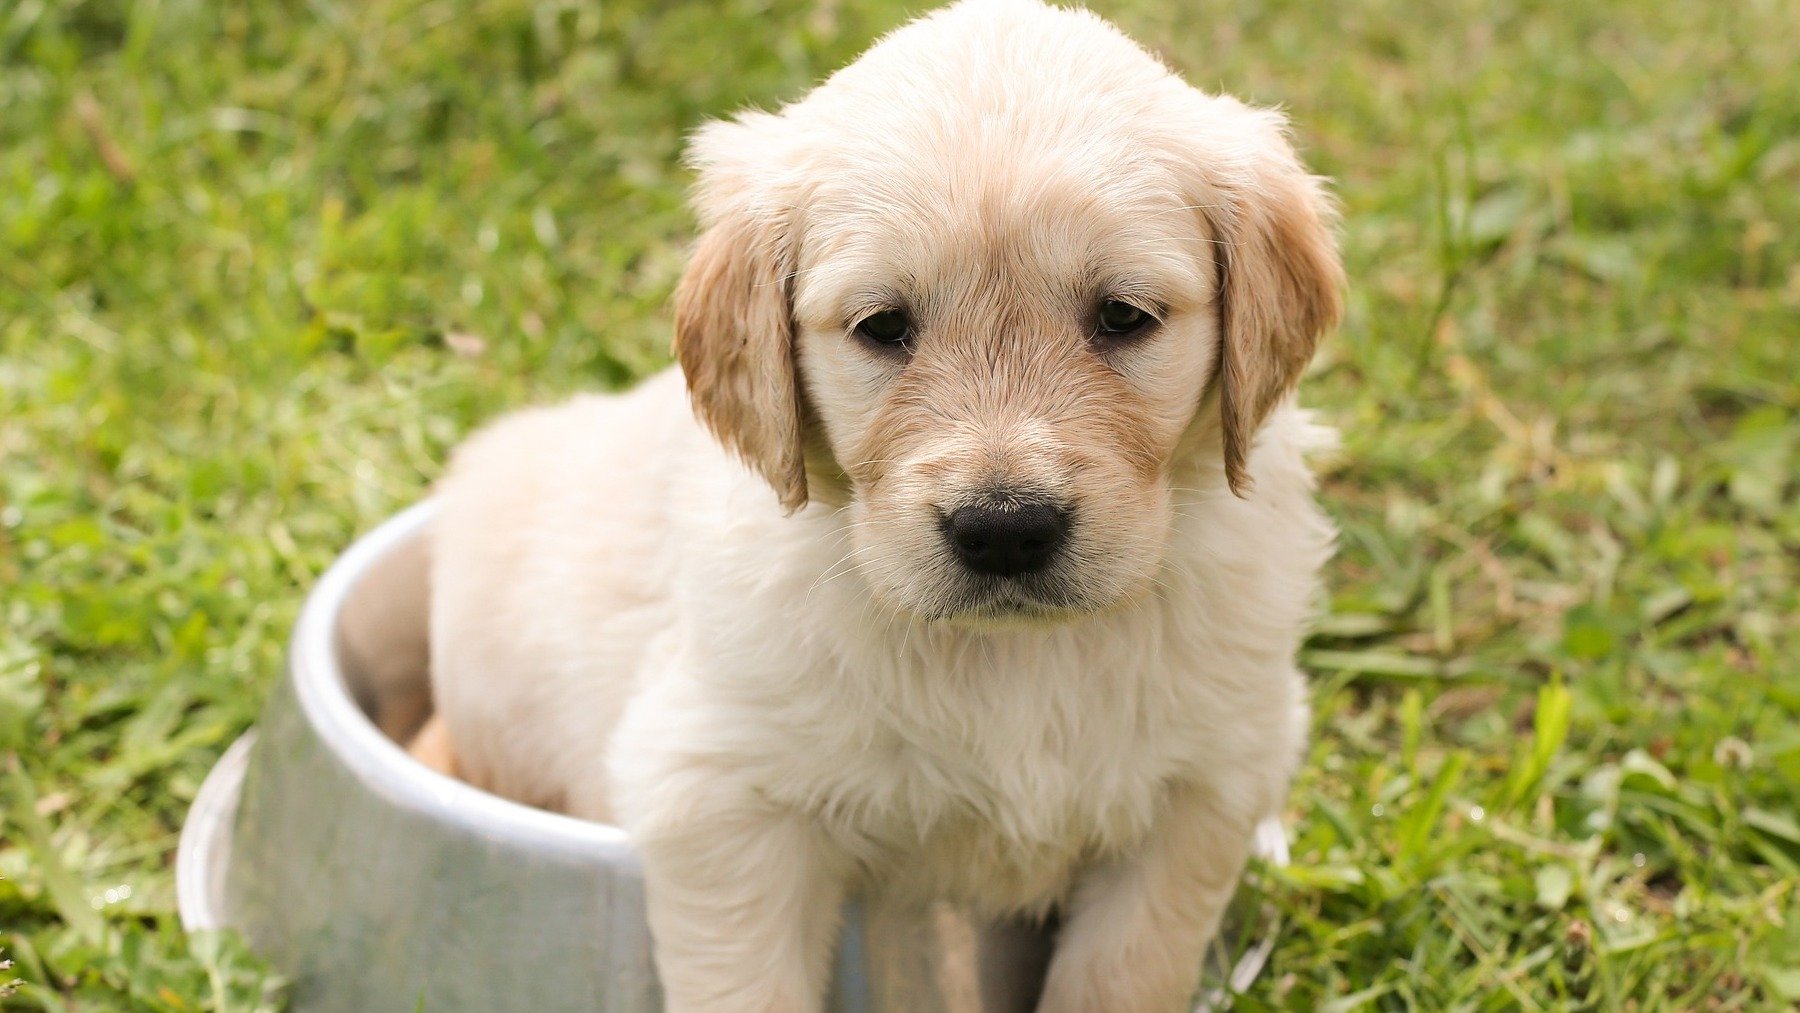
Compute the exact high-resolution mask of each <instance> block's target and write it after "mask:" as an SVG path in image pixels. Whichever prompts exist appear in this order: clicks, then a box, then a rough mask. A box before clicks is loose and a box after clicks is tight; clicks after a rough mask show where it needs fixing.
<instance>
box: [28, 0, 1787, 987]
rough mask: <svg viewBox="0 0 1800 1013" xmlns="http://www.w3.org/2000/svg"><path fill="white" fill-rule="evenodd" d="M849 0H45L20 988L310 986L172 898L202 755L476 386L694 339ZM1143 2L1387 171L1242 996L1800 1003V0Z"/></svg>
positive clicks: (866, 21)
mask: <svg viewBox="0 0 1800 1013" xmlns="http://www.w3.org/2000/svg"><path fill="white" fill-rule="evenodd" d="M812 6H813V5H810V4H801V3H798V2H790V0H773V2H762V3H753V2H727V3H723V4H720V5H711V4H698V3H684V4H678V5H675V6H672V7H670V6H665V5H655V4H650V3H647V2H640V3H611V4H597V3H585V2H584V3H576V2H557V0H540V2H528V0H496V2H491V3H484V4H480V5H474V4H470V5H461V4H455V3H446V2H441V0H368V2H350V0H313V2H308V3H302V2H299V0H290V2H280V3H276V2H269V3H258V4H221V3H214V2H209V0H160V2H142V3H131V4H128V3H125V2H123V0H116V2H99V0H95V2H79V0H13V2H5V3H0V750H4V751H5V752H6V753H7V754H8V755H7V758H6V759H5V760H3V761H0V766H3V767H4V768H5V769H4V770H0V949H4V951H5V953H4V956H5V957H10V958H11V959H12V960H13V961H14V962H15V966H14V967H13V968H12V969H11V970H8V971H0V981H4V980H5V979H7V978H9V977H12V976H17V977H18V978H21V979H23V982H24V984H23V986H22V987H21V988H20V989H19V990H18V991H17V992H16V993H15V994H13V995H11V996H10V997H6V998H0V1006H4V1007H6V1008H9V1009H11V1008H20V1009H47V1010H74V1009H80V1010H94V1009H108V1008H139V1009H156V1010H182V1009H193V1008H220V1009H224V1008H231V1009H244V1008H249V1007H253V1006H255V1005H257V1004H259V1003H268V1002H274V1001H277V997H278V994H279V993H278V986H277V983H276V982H275V981H274V979H273V978H272V976H271V975H270V974H269V973H268V971H267V970H266V969H265V968H263V967H262V966H261V965H260V964H259V963H257V962H256V961H255V959H254V958H252V957H251V956H250V955H249V954H248V953H247V952H246V951H245V949H244V948H243V946H242V945H241V943H239V942H237V941H235V940H233V939H230V938H205V939H186V938H184V937H183V936H182V934H181V933H180V931H179V929H178V927H177V925H176V923H175V918H174V914H173V907H174V903H173V890H172V878H171V855H172V852H173V848H174V844H175V834H176V831H177V829H178V827H179V825H180V821H181V817H182V813H183V811H184V809H185V807H186V805H187V804H188V802H189V801H190V800H191V799H192V797H193V794H194V791H195V789H196V787H197V786H198V784H199V781H200V779H201V777H202V776H203V775H204V774H205V772H206V770H207V768H208V765H209V764H210V763H211V762H212V760H213V759H214V758H215V757H216V756H217V755H218V754H219V752H220V751H221V750H223V749H224V747H225V746H226V745H227V744H228V743H229V742H230V741H231V740H232V738H233V737H234V736H236V735H237V734H238V733H239V732H240V731H242V730H243V729H244V728H245V727H247V726H248V725H249V724H250V723H251V722H252V721H254V720H255V717H256V714H257V711H258V707H259V704H260V701H261V698H262V696H263V694H264V692H265V690H267V688H268V687H269V686H270V684H271V683H272V681H273V680H274V679H275V678H276V677H277V673H278V670H279V668H280V663H281V653H282V641H283V637H284V633H285V631H286V630H287V628H288V625H289V623H290V621H291V620H292V618H293V616H294V612H295V607H296V604H297V603H298V602H299V600H300V597H301V595H302V594H303V593H304V591H305V589H306V588H307V586H308V585H309V584H310V583H311V582H312V580H313V579H314V578H315V577H316V576H317V575H318V573H319V572H320V570H321V568H322V567H323V566H325V565H326V563H327V562H328V561H329V560H330V559H331V557H332V556H333V555H334V554H335V553H336V552H337V551H338V550H339V549H340V548H341V547H342V546H343V545H344V544H345V543H346V542H347V540H348V539H349V538H350V537H351V536H352V535H353V534H354V533H355V532H357V531H359V530H362V529H366V528H368V527H369V526H371V525H372V524H374V523H375V522H376V521H377V520H378V519H380V518H381V517H383V516H384V515H386V514H387V513H389V512H390V511H392V510H394V509H396V508H397V507H399V506H401V505H403V504H405V503H407V502H409V501H411V500H413V499H415V498H416V497H418V496H419V495H421V493H422V492H423V491H424V490H425V489H426V487H427V486H428V484H429V483H430V481H431V480H432V478H433V476H434V475H435V474H436V473H437V471H438V469H439V467H440V465H441V462H442V461H443V459H444V455H445V452H446V450H447V449H448V448H449V447H450V446H451V445H453V444H454V443H455V441H456V440H457V439H458V438H459V437H460V436H461V435H462V434H463V433H465V432H467V431H468V429H469V428H470V427H471V426H472V425H474V424H475V423H477V422H478V421H480V420H481V419H484V418H486V417H489V416H491V415H492V414H494V413H496V412H498V411H501V410H503V409H504V408H506V407H508V406H512V405H518V404H523V403H525V402H528V401H536V400H543V399H547V398H553V397H556V396H558V395H560V394H563V393H565V392H567V391H570V390H573V389H577V388H590V387H614V386H618V385H622V384H624V383H627V382H628V381H630V380H632V379H633V378H635V377H638V376H641V375H643V374H645V373H646V372H648V371H650V370H653V369H655V368H657V367H658V366H659V365H660V364H662V363H664V362H665V361H666V360H667V349H668V343H669V337H668V334H669V320H668V307H667V302H668V294H669V291H670V288H671V286H672V284H673V282H674V280H675V278H676V276H677V274H678V272H679V270H680V267H681V264H682V256H683V248H684V243H685V242H686V240H687V239H688V238H689V236H690V233H691V228H692V225H691V222H690V220H689V218H688V216H687V214H686V212H685V210H684V208H683V205H682V188H683V185H684V183H685V177H684V175H683V172H682V171H681V170H680V169H679V167H678V163H677V155H678V150H679V146H680V139H681V137H682V135H683V133H684V131H686V130H688V129H689V128H691V127H693V126H694V125H695V124H696V123H698V122H699V121H701V120H702V119H703V118H704V117H706V116H710V115H715V114H720V113H724V112H726V111H729V110H731V109H734V108H736V107H738V106H741V105H743V104H745V103H750V102H758V103H765V104H767V103H773V102H778V101H780V100H781V99H783V98H786V97H792V96H796V95H798V94H800V93H801V92H802V91H804V89H805V88H806V87H807V86H808V85H809V84H810V83H811V82H813V81H815V80H817V79H818V78H819V77H820V76H821V75H822V74H823V73H825V72H827V71H828V70H829V69H831V68H833V67H835V66H837V65H839V64H841V63H843V62H845V61H846V60H848V59H850V58H851V57H853V56H854V55H855V54H856V53H857V52H858V51H859V50H860V49H861V48H862V47H863V46H864V45H865V44H866V43H867V42H868V40H869V39H870V38H871V37H873V36H874V35H875V34H877V33H878V32H880V31H882V30H884V29H885V28H887V27H889V26H891V25H893V24H896V23H898V22H899V21H900V20H902V19H903V18H904V17H905V15H906V13H907V11H906V10H905V9H904V8H903V7H902V6H901V5H899V4H896V3H891V2H886V0H879V2H875V0H872V2H863V0H853V2H849V3H827V4H823V5H821V6H820V7H819V9H818V10H810V9H808V8H810V7H812ZM1101 7H1102V9H1103V10H1104V11H1105V12H1106V13H1108V14H1109V15H1111V16H1113V17H1114V18H1115V19H1116V20H1118V21H1119V22H1120V23H1122V24H1123V25H1124V26H1126V27H1127V28H1128V29H1129V30H1131V31H1132V32H1133V33H1134V34H1136V35H1137V36H1138V37H1140V38H1142V39H1145V40H1148V41H1150V42H1151V43H1152V44H1153V45H1154V46H1155V47H1156V48H1158V49H1159V50H1160V51H1161V52H1163V53H1164V54H1165V55H1166V56H1167V58H1168V59H1169V60H1170V61H1171V62H1172V63H1174V64H1175V65H1176V66H1178V67H1179V68H1181V69H1182V70H1183V71H1185V72H1186V73H1187V74H1188V75H1189V76H1190V79H1192V80H1194V81H1195V82H1197V83H1199V84H1201V85H1203V86H1206V87H1219V88H1223V89H1226V90H1229V91H1232V92H1235V93H1238V94H1241V95H1244V96H1246V97H1248V98H1251V99H1254V100H1257V101H1261V102H1265V103H1280V104H1282V105H1284V106H1286V107H1287V108H1288V110H1289V111H1290V112H1291V113H1292V115H1293V116H1294V118H1295V120H1296V123H1297V125H1298V135H1299V137H1300V139H1301V141H1302V144H1303V145H1304V147H1305V148H1306V149H1307V151H1308V156H1309V158H1310V159H1311V161H1312V162H1313V164H1315V165H1316V166H1317V167H1318V168H1319V170H1320V171H1323V172H1325V173H1328V174H1330V175H1332V176H1334V177H1336V178H1337V180H1338V189H1339V192H1340V194H1341V196H1342V199H1343V204H1344V208H1345V212H1346V218H1345V227H1344V238H1345V248H1346V254H1347V258H1348V263H1349V270H1350V276H1351V278H1352V282H1353V288H1352V292H1351V298H1350V307H1351V309H1350V315H1349V320H1348V322H1347V324H1346V326H1345V327H1344V329H1343V332H1342V333H1341V335H1339V336H1337V337H1335V338H1333V339H1332V340H1331V342H1330V343H1329V345H1328V347H1327V349H1326V350H1325V351H1324V353H1323V354H1322V356H1321V359H1320V362H1319V365H1318V368H1317V369H1316V370H1315V371H1314V374H1313V375H1312V376H1311V378H1310V379H1309V381H1308V390H1309V394H1308V399H1309V400H1310V402H1311V403H1312V404H1314V405H1315V406H1317V407H1319V408H1321V409H1322V410H1323V411H1324V412H1325V414H1326V415H1327V416H1328V418H1330V419H1331V420H1332V421H1334V422H1335V423H1337V424H1338V425H1339V426H1341V427H1342V429H1343V431H1344V435H1345V448H1344V450H1343V451H1342V453H1340V454H1339V455H1338V456H1337V457H1336V458H1335V459H1334V460H1332V461H1331V462H1329V463H1328V465H1327V467H1326V474H1327V481H1326V485H1325V498H1326V500H1327V501H1328V503H1329V506H1330V509H1331V510H1332V512H1333V513H1334V514H1335V515H1336V516H1337V517H1338V518H1339V520H1340V522H1341V524H1342V527H1343V533H1344V534H1343V547H1342V553H1341V555H1340V558H1339V559H1338V561H1337V563H1336V564H1335V565H1334V566H1333V568H1332V571H1331V575H1330V580H1331V586H1332V588H1333V597H1332V603H1331V614H1330V615H1329V616H1328V617H1327V618H1326V619H1324V620H1323V621H1322V623H1321V625H1320V630H1319V633H1318V635H1317V636H1316V637H1315V638H1314V639H1313V641H1312V643H1311V644H1310V645H1309V648H1308V653H1307V660H1308V665H1309V668H1310V669H1311V671H1313V672H1314V673H1315V675H1316V692H1315V707H1316V714H1317V735H1316V745H1315V746H1314V748H1313V750H1312V754H1311V762H1310V763H1309V764H1308V765H1307V767H1306V772H1305V774H1304V776H1303V777H1302V779H1301V781H1300V783H1299V785H1298V786H1297V788H1296V790H1295V792H1294V796H1293V802H1292V807H1291V811H1290V816H1291V821H1292V823H1293V825H1294V835H1295V848H1294V857H1295V862H1294V865H1293V866H1292V867H1291V868H1290V869H1287V870H1285V871H1279V872H1271V873H1267V874H1265V876H1264V880H1265V881H1266V882H1267V884H1268V890H1269V893H1270V896H1271V898H1272V900H1273V903H1274V904H1275V905H1276V906H1277V907H1278V909H1279V910H1280V912H1281V918H1282V934H1281V942H1280V945H1279V947H1278V948H1277V950H1276V951H1275V954H1274V958H1273V962H1272V969H1271V971H1270V972H1269V973H1268V974H1266V975H1265V976H1264V977H1263V979H1262V980H1260V981H1259V982H1257V984H1256V985H1255V987H1254V988H1253V989H1252V991H1251V992H1250V994H1249V995H1247V996H1245V997H1244V998H1243V999H1242V1000H1241V1004H1240V1005H1241V1007H1242V1008H1245V1009H1253V1010H1254V1009H1273V1008H1324V1009H1333V1010H1348V1009H1358V1008H1379V1009H1401V1008H1416V1009H1426V1010H1437V1009H1452V1008H1455V1009H1510V1008H1524V1009H1540V1008H1544V1009H1559V1008H1596V1009H1645V1010H1648V1009H1692V1008H1709V1007H1710V1008H1720V1009H1768V1008H1778V1007H1783V1006H1785V1005H1786V1004H1788V1003H1791V1002H1794V1001H1797V1000H1800V917H1796V915H1795V914H1794V912H1795V911H1797V910H1800V897H1796V892H1797V891H1800V887H1797V885H1796V884H1797V883H1800V815H1797V814H1796V798H1800V720H1797V719H1800V630H1797V629H1796V626H1797V620H1796V616H1797V615H1800V591H1797V587H1800V506H1797V505H1796V503H1797V500H1800V495H1797V494H1800V489H1797V488H1796V473H1797V472H1800V267H1796V264H1797V263H1800V59H1796V54H1800V16H1796V14H1795V10H1794V8H1793V6H1792V5H1791V4H1789V3H1785V2H1782V0H1743V2H1735V3H1716V4H1714V3H1692V2H1665V3H1645V2H1642V0H1603V2H1594V3H1568V2H1561V3H1550V2H1543V0H1527V2H1523V3H1518V4H1510V5H1506V6H1505V8H1504V9H1500V7H1499V5H1493V4H1484V3H1477V2H1474V0H1431V2H1426V3H1420V2H1401V0H1370V2H1357V3H1352V4H1344V5H1321V4H1312V3H1304V2H1299V0H1269V2H1232V0H1216V2H1205V3H1198V4H1196V3H1192V2H1188V0H1119V2H1116V3H1112V2H1108V3H1103V4H1101ZM469 336H474V337H476V338H479V339H480V342H479V348H478V347H477V342H475V341H471V340H468V337H469ZM127 888H128V889H127ZM108 898H111V900H110V901H109V900H108ZM96 905H98V906H96ZM0 990H3V989H0Z"/></svg>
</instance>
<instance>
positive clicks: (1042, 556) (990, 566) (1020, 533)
mask: <svg viewBox="0 0 1800 1013" xmlns="http://www.w3.org/2000/svg"><path fill="white" fill-rule="evenodd" d="M943 527H944V537H945V538H946V539H948V540H949V542H950V547H951V548H952V549H953V550H955V552H956V558H958V559H960V560H962V562H963V565H964V566H967V567H968V568H969V569H971V570H974V571H976V572H978V573H990V574H993V575H995V576H997V577H1015V576H1018V575H1019V574H1023V573H1031V572H1032V571H1034V570H1041V569H1043V568H1044V567H1045V566H1047V565H1049V563H1050V559H1051V557H1053V556H1055V555H1056V550H1057V549H1059V548H1061V547H1062V544H1063V543H1064V542H1065V541H1067V540H1068V537H1069V513H1068V511H1067V510H1064V509H1062V508H1061V507H1058V506H1055V505H1053V504H1050V503H1045V502H1042V501H1038V500H1028V501H1025V502H1021V503H1012V504H1007V505H1005V506H966V507H960V508H958V509H957V510H956V511H955V512H953V513H951V514H949V515H948V516H946V517H945V518H944V520H943Z"/></svg>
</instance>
